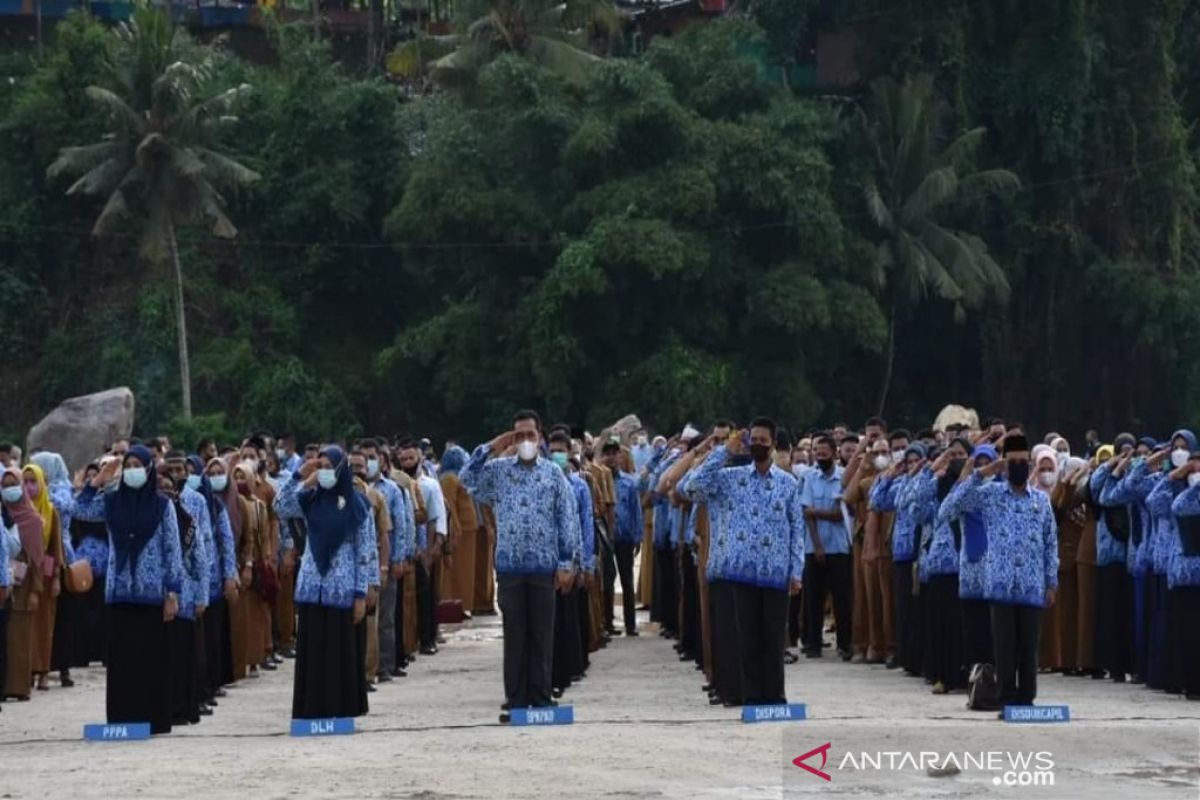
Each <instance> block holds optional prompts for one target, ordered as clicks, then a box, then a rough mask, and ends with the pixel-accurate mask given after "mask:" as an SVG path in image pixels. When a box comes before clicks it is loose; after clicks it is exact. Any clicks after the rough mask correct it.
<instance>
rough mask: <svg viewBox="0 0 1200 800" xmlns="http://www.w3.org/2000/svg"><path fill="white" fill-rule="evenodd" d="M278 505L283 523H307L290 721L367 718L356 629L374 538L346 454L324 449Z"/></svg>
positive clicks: (291, 481) (283, 490)
mask: <svg viewBox="0 0 1200 800" xmlns="http://www.w3.org/2000/svg"><path fill="white" fill-rule="evenodd" d="M276 504H277V506H278V512H279V514H280V516H282V517H295V516H303V517H304V519H305V521H306V522H307V527H308V543H307V546H306V548H305V550H304V556H303V558H302V560H301V563H300V570H299V574H298V575H297V578H296V605H297V607H298V608H299V611H300V630H299V638H298V643H297V644H298V646H297V648H296V683H295V689H294V692H293V698H292V716H293V718H295V719H314V718H322V717H350V716H359V715H361V714H364V713H366V710H367V682H366V676H365V675H364V672H363V670H362V669H360V668H359V663H358V658H357V651H358V644H357V641H356V635H355V626H356V625H358V624H359V623H360V622H362V620H363V619H364V618H365V616H366V610H367V609H366V602H367V601H366V597H367V586H368V584H369V582H370V578H371V575H370V574H369V572H370V563H371V557H370V556H371V551H372V550H373V549H374V548H375V532H374V530H373V521H372V518H371V513H370V508H369V506H368V505H367V501H366V498H365V497H363V496H362V495H361V494H360V493H358V492H357V491H355V489H354V480H353V476H352V475H351V474H350V469H349V465H348V464H347V463H346V456H345V453H344V452H343V451H342V449H341V448H340V447H336V446H329V447H326V448H325V449H324V450H322V451H321V456H320V458H319V459H317V460H316V461H309V462H306V463H305V464H304V465H303V466H302V467H301V468H300V471H299V473H298V474H297V473H293V474H292V475H289V476H288V477H287V480H286V481H285V482H284V483H283V484H282V486H280V491H279V496H278V498H277V500H276Z"/></svg>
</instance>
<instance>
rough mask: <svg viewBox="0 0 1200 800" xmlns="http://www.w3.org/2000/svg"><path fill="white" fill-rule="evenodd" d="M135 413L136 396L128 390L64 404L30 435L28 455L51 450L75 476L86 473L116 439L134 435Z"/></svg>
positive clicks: (92, 396) (107, 391)
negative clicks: (76, 472) (60, 457)
mask: <svg viewBox="0 0 1200 800" xmlns="http://www.w3.org/2000/svg"><path fill="white" fill-rule="evenodd" d="M133 410H134V402H133V392H132V391H130V390H129V389H128V388H127V387H125V386H121V387H119V388H116V389H108V390H106V391H103V392H96V393H95V394H86V395H84V396H82V397H72V398H70V399H68V400H64V401H62V403H60V404H59V406H58V408H56V409H54V410H53V411H51V412H50V413H49V414H47V415H46V416H45V417H43V418H42V420H41V422H39V423H38V424H37V425H34V426H33V428H32V429H31V430H30V431H29V439H28V440H27V442H26V452H27V453H28V452H32V451H33V450H35V449H41V450H50V451H53V452H55V453H59V454H61V455H62V457H63V459H64V460H65V461H66V462H67V467H69V468H70V470H71V471H72V472H75V471H76V470H79V469H83V468H84V467H85V466H87V464H88V462H89V461H91V460H92V459H94V458H96V457H97V456H99V455H101V454H103V453H104V448H105V447H107V446H108V445H109V444H110V443H111V442H112V441H113V440H114V439H120V438H124V437H128V436H129V435H130V434H131V433H133Z"/></svg>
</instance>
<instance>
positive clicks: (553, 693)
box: [550, 686, 566, 698]
mask: <svg viewBox="0 0 1200 800" xmlns="http://www.w3.org/2000/svg"><path fill="white" fill-rule="evenodd" d="M565 691H566V689H563V688H562V687H561V686H556V687H554V688H553V689H551V690H550V694H551V696H553V697H556V698H557V697H562V696H563V692H565Z"/></svg>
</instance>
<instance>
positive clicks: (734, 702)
mask: <svg viewBox="0 0 1200 800" xmlns="http://www.w3.org/2000/svg"><path fill="white" fill-rule="evenodd" d="M721 705H723V706H724V707H725V708H741V707H742V704H741V703H739V702H738V701H737V700H725V701H723V702H722V703H721Z"/></svg>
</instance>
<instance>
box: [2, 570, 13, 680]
mask: <svg viewBox="0 0 1200 800" xmlns="http://www.w3.org/2000/svg"><path fill="white" fill-rule="evenodd" d="M10 589H11V587H10ZM8 605H9V601H8V600H5V601H4V602H3V603H0V675H4V676H7V675H8ZM3 680H4V678H0V700H3V699H4V685H3V683H2V681H3Z"/></svg>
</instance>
